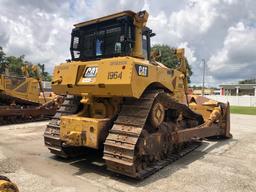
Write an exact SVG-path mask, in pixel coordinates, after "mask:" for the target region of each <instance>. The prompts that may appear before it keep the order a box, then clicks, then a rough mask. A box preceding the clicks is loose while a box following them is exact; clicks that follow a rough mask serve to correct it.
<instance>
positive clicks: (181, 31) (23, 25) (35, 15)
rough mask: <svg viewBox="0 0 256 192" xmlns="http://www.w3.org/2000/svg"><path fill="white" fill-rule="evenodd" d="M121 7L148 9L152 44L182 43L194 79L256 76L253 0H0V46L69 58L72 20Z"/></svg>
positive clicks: (210, 81) (36, 59) (45, 59)
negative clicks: (203, 60) (203, 61)
mask: <svg viewBox="0 0 256 192" xmlns="http://www.w3.org/2000/svg"><path fill="white" fill-rule="evenodd" d="M123 10H133V11H135V12H137V11H140V10H147V11H148V12H149V14H150V16H149V20H148V23H147V26H148V27H150V28H152V30H153V31H154V32H155V33H156V34H157V35H156V36H155V37H153V38H152V43H153V44H167V45H169V46H171V47H184V48H185V49H186V57H187V59H188V61H189V63H190V65H191V66H192V71H193V76H192V78H191V80H192V84H193V85H201V84H202V74H203V63H202V59H205V61H206V78H205V79H206V83H205V84H206V86H218V85H219V84H223V83H236V82H238V81H239V80H242V79H248V78H254V77H256V1H255V0H207V1H206V0H158V1H156V0H136V1H134V0H119V1H118V0H54V1H53V0H40V1H35V0H11V1H10V0H0V46H2V47H3V49H4V51H5V52H6V53H7V55H15V56H20V55H25V56H26V57H25V58H26V60H28V61H31V62H33V63H44V64H45V65H46V69H47V71H49V72H52V70H53V68H54V65H57V64H60V63H61V62H64V61H65V60H66V59H69V58H70V53H69V46H70V33H71V30H72V28H73V24H75V23H78V22H82V21H85V20H89V19H93V18H97V17H101V16H105V15H108V14H110V13H115V12H120V11H123Z"/></svg>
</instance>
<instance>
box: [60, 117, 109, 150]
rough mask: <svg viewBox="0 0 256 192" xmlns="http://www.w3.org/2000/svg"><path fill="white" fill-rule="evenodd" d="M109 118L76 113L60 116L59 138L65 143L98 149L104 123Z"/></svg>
mask: <svg viewBox="0 0 256 192" xmlns="http://www.w3.org/2000/svg"><path fill="white" fill-rule="evenodd" d="M109 120H110V119H108V118H106V119H96V118H88V117H79V116H76V115H73V116H62V117H61V125H60V138H61V140H63V141H65V142H66V144H67V145H72V146H85V147H90V148H94V149H98V147H99V144H100V142H103V138H104V134H103V133H104V130H103V128H104V125H105V124H106V123H107V122H108V121H109ZM101 137H102V139H101Z"/></svg>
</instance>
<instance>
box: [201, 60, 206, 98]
mask: <svg viewBox="0 0 256 192" xmlns="http://www.w3.org/2000/svg"><path fill="white" fill-rule="evenodd" d="M202 63H203V87H202V96H204V82H205V59H202Z"/></svg>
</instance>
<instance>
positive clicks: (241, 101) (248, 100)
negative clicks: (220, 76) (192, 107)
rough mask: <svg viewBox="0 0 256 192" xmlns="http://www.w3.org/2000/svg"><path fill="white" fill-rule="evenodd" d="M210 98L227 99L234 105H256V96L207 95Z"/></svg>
mask: <svg viewBox="0 0 256 192" xmlns="http://www.w3.org/2000/svg"><path fill="white" fill-rule="evenodd" d="M206 97H208V98H209V99H213V100H216V101H220V102H224V103H226V102H227V101H228V102H229V103H230V105H233V106H249V107H256V96H222V95H206Z"/></svg>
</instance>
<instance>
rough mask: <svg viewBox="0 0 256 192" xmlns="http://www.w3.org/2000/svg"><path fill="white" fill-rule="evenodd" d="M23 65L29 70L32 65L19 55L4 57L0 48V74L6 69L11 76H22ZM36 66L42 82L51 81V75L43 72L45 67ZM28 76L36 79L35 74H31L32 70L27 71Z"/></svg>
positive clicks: (23, 56)
mask: <svg viewBox="0 0 256 192" xmlns="http://www.w3.org/2000/svg"><path fill="white" fill-rule="evenodd" d="M25 65H28V66H29V68H31V67H32V65H33V64H32V63H31V62H29V61H26V60H25V55H21V56H19V57H15V56H6V54H5V53H4V51H3V48H2V47H0V73H4V72H5V69H6V68H8V69H9V71H10V73H11V74H13V75H17V76H23V75H24V74H23V72H22V67H23V66H25ZM37 66H38V68H39V75H40V76H41V78H42V80H43V81H51V75H50V74H49V73H48V72H47V71H45V65H44V64H40V63H38V64H37ZM29 76H31V77H36V74H35V73H34V72H32V70H29Z"/></svg>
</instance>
